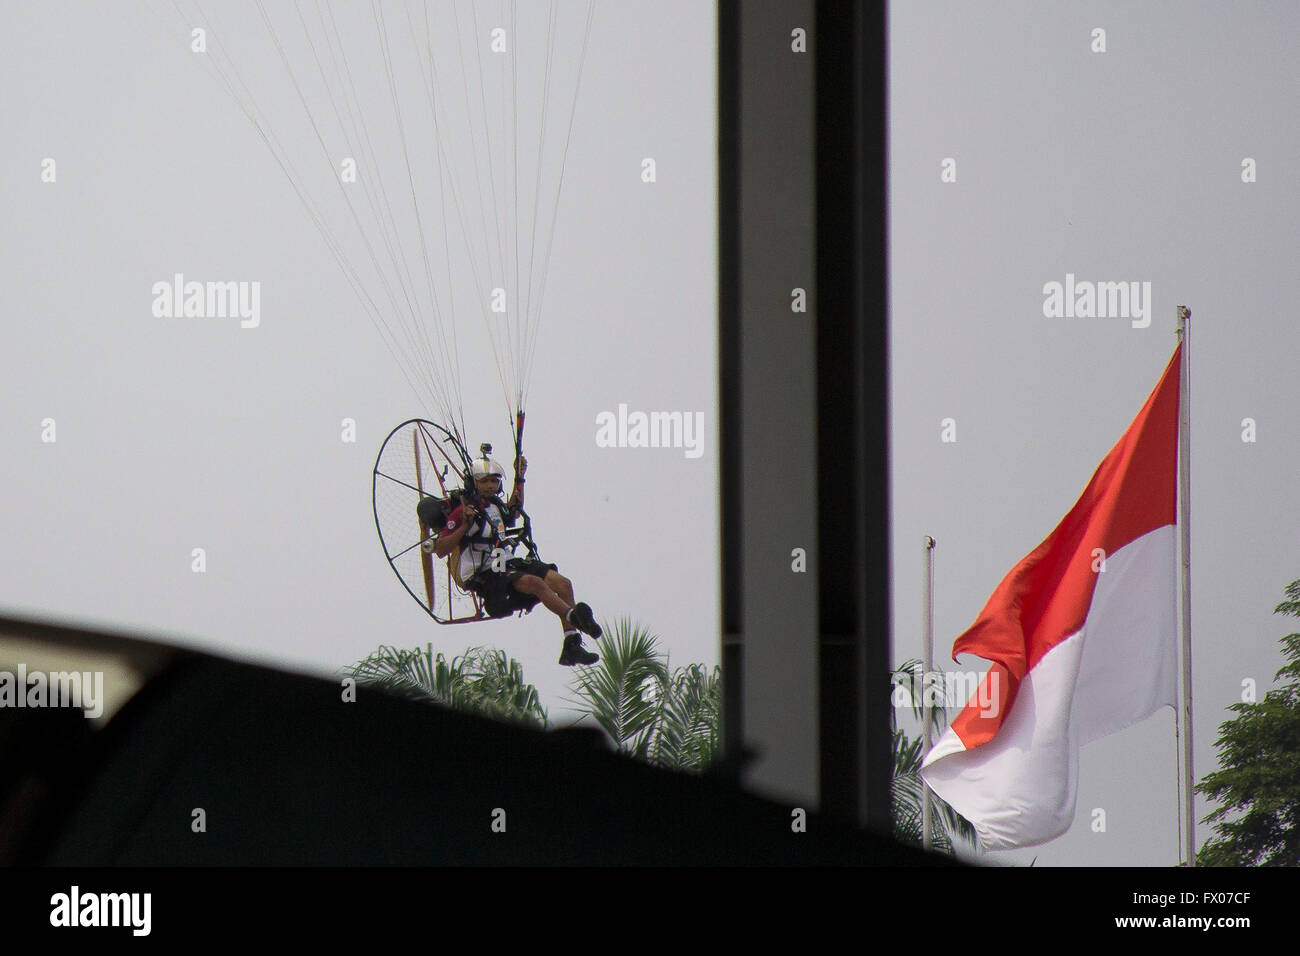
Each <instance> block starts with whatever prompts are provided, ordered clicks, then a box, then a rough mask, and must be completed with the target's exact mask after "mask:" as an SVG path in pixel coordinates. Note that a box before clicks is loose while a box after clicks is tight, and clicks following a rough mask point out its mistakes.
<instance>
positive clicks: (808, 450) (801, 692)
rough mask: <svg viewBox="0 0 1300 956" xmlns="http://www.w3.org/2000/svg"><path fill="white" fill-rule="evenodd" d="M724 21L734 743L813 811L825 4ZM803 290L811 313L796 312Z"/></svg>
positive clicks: (753, 774) (723, 212) (794, 2)
mask: <svg viewBox="0 0 1300 956" xmlns="http://www.w3.org/2000/svg"><path fill="white" fill-rule="evenodd" d="M719 14H720V21H719V26H720V31H719V32H720V37H719V72H720V96H721V98H722V102H721V114H722V115H721V117H720V120H721V127H720V137H721V140H722V146H721V149H722V152H721V155H720V157H719V158H720V160H721V164H722V167H723V171H722V179H721V182H720V191H721V208H720V210H719V212H720V216H721V222H720V228H721V233H722V239H721V248H720V255H721V257H722V261H721V263H720V267H721V274H720V278H721V283H722V286H723V289H722V293H721V302H720V307H721V310H722V318H721V335H722V341H721V343H720V345H721V350H720V351H721V354H722V355H723V356H725V357H724V358H723V360H722V361H723V367H722V369H721V375H722V396H721V401H722V415H723V421H722V426H721V433H722V435H723V442H724V444H723V448H722V454H723V460H722V463H721V465H722V482H723V534H724V540H725V543H724V547H723V561H724V568H723V621H724V628H725V632H724V654H723V660H724V664H725V666H726V674H725V692H724V693H725V703H724V708H725V719H726V721H727V729H726V730H725V731H724V734H725V744H726V746H727V749H728V756H729V757H731V758H733V759H738V757H739V754H740V753H741V751H742V750H746V751H750V752H752V753H753V755H754V759H753V761H752V763H750V764H749V765H748V766H747V768H746V772H745V775H744V777H743V778H742V779H743V782H744V783H745V784H746V785H747V786H748V787H749V788H750V789H751V790H754V791H756V792H759V793H763V794H767V795H770V796H773V797H776V798H779V799H784V800H789V801H791V802H792V803H793V804H795V805H799V806H803V807H806V808H809V809H812V808H815V807H816V806H817V762H818V750H817V748H818V742H817V735H818V722H817V573H818V572H817V560H816V554H817V502H816V487H815V479H814V475H815V474H816V457H817V448H816V433H815V428H814V427H813V422H814V420H815V415H816V398H817V396H816V359H817V356H816V328H815V324H814V316H813V311H812V310H813V306H812V303H814V302H815V301H816V279H817V276H816V261H815V255H816V232H815V230H816V218H815V204H814V196H813V185H814V162H815V148H816V134H815V130H814V128H813V124H814V118H815V103H814V101H813V93H814V73H815V70H814V66H813V57H814V54H813V52H812V47H813V41H812V37H813V33H814V31H815V17H814V7H813V3H812V0H744V2H742V3H735V2H725V0H724V2H723V3H722V4H721V7H720V10H719ZM796 289H800V290H803V292H802V296H803V297H804V298H805V299H806V302H807V307H806V308H792V302H793V301H794V299H793V295H794V292H795V290H796ZM728 353H730V354H728ZM797 549H802V554H796V551H797ZM737 723H739V726H737Z"/></svg>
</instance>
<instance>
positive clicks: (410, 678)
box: [348, 644, 546, 730]
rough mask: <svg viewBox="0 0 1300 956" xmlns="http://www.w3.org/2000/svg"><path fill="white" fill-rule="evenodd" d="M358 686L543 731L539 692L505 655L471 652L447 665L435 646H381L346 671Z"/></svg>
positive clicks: (485, 650)
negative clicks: (435, 650)
mask: <svg viewBox="0 0 1300 956" xmlns="http://www.w3.org/2000/svg"><path fill="white" fill-rule="evenodd" d="M348 674H349V676H351V677H354V678H355V679H356V681H357V683H358V684H366V685H369V686H371V687H379V688H382V689H384V690H386V691H388V692H389V693H394V694H399V695H401V696H404V697H413V698H416V699H422V700H434V701H436V702H438V703H440V704H445V705H447V706H448V707H455V708H456V709H457V710H464V711H468V712H470V713H474V714H479V715H481V716H484V717H491V718H494V719H496V720H504V721H508V722H510V723H515V724H522V725H524V726H526V727H536V728H538V729H540V730H544V729H545V728H546V710H545V709H544V708H543V707H542V703H541V698H540V697H539V695H538V693H537V688H536V687H534V686H533V685H532V684H530V683H528V682H527V681H525V680H524V668H523V665H522V664H520V663H519V662H518V661H517V660H515V659H514V658H513V657H511V658H507V657H506V652H505V651H500V650H495V649H492V648H485V647H471V648H470V649H469V650H467V651H465V653H464V654H461V655H460V656H459V657H455V658H453V659H452V660H451V661H450V662H448V660H447V658H446V656H445V655H444V654H442V653H441V652H439V653H437V654H436V655H435V654H434V653H433V645H431V644H430V645H427V646H426V647H425V648H424V649H422V650H421V649H419V648H416V649H414V650H404V649H401V648H397V647H390V646H388V645H384V646H382V647H380V648H379V649H378V650H376V651H375V652H374V653H373V654H371V655H370V656H369V657H367V658H365V659H364V660H361V661H358V662H357V663H356V664H354V665H352V667H351V668H350V669H349V671H348Z"/></svg>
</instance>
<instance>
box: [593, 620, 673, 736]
mask: <svg viewBox="0 0 1300 956" xmlns="http://www.w3.org/2000/svg"><path fill="white" fill-rule="evenodd" d="M604 630H605V634H604V636H603V637H601V638H600V639H599V641H598V643H597V647H598V649H599V651H600V661H599V662H598V663H596V664H593V665H591V666H590V667H582V668H580V669H578V670H577V673H576V675H575V686H574V688H573V691H574V693H575V694H576V695H577V700H575V701H573V702H574V703H577V704H578V705H579V707H581V709H583V710H585V711H586V712H587V713H588V714H590V716H591V717H592V719H593V720H595V721H596V723H597V724H599V725H600V727H601V728H602V729H603V730H604V731H605V733H607V734H609V736H610V739H612V740H613V741H614V746H615V747H616V748H617V749H618V750H619V751H621V752H623V753H626V754H629V755H630V756H634V757H638V758H641V759H646V758H647V754H648V751H649V747H650V743H651V738H652V736H653V730H654V726H655V723H656V721H657V719H658V715H659V709H660V699H661V697H662V696H663V692H664V685H666V684H667V683H668V680H669V677H668V669H667V665H666V664H665V663H664V662H663V660H661V658H660V654H659V651H658V638H657V637H655V635H654V634H652V633H651V632H650V631H649V630H647V629H646V628H644V627H642V626H641V625H639V624H635V623H633V622H632V621H631V620H629V619H627V618H620V619H619V620H618V621H617V622H616V623H615V624H614V625H613V626H612V627H609V626H606V627H605V628H604Z"/></svg>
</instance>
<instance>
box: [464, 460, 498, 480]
mask: <svg viewBox="0 0 1300 956" xmlns="http://www.w3.org/2000/svg"><path fill="white" fill-rule="evenodd" d="M469 474H470V477H471V478H473V479H474V480H475V481H478V479H480V478H493V477H495V478H502V479H504V478H505V476H506V472H505V469H504V468H502V467H501V466H500V465H499V464H497V463H496V462H495V461H493V460H492V459H491V458H475V459H474V461H473V462H471V463H470V466H469Z"/></svg>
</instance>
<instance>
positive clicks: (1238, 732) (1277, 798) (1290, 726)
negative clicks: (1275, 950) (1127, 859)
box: [1196, 581, 1300, 866]
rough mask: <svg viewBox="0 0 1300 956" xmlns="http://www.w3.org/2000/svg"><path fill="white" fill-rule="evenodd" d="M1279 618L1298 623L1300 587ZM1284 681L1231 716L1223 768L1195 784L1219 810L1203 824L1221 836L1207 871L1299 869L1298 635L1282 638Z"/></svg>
mask: <svg viewBox="0 0 1300 956" xmlns="http://www.w3.org/2000/svg"><path fill="white" fill-rule="evenodd" d="M1285 593H1286V597H1287V600H1285V601H1283V602H1282V603H1281V604H1279V605H1278V606H1277V607H1276V608H1274V609H1273V613H1274V614H1285V615H1289V616H1291V617H1300V581H1292V582H1291V583H1290V584H1289V585H1287V588H1286V592H1285ZM1281 644H1282V655H1283V657H1284V658H1285V659H1286V660H1287V661H1288V663H1287V664H1286V666H1285V667H1283V668H1282V669H1281V670H1279V671H1278V672H1277V673H1276V674H1275V675H1274V680H1285V682H1284V683H1283V684H1282V686H1281V687H1279V688H1277V689H1276V690H1271V691H1269V692H1268V693H1267V694H1265V695H1264V699H1263V700H1261V701H1257V702H1255V703H1237V704H1233V705H1232V706H1230V707H1229V708H1228V709H1229V710H1231V711H1233V712H1235V713H1236V715H1237V716H1236V717H1234V718H1233V719H1232V720H1229V721H1226V722H1225V723H1223V724H1221V725H1220V726H1219V739H1218V740H1217V741H1216V742H1215V746H1216V747H1218V749H1219V766H1220V769H1218V770H1216V771H1214V772H1213V773H1210V774H1207V775H1206V776H1205V778H1204V779H1203V780H1202V781H1201V782H1200V783H1199V784H1197V785H1196V790H1197V792H1198V793H1201V794H1204V795H1205V796H1207V797H1210V798H1212V799H1214V800H1216V801H1218V802H1219V803H1220V806H1219V808H1218V809H1217V810H1215V811H1214V812H1213V813H1211V814H1210V815H1209V816H1207V817H1206V818H1205V820H1204V821H1203V822H1205V823H1213V824H1214V830H1215V834H1216V836H1215V837H1214V838H1213V839H1211V840H1210V841H1209V842H1207V843H1206V844H1205V846H1204V847H1202V848H1201V851H1200V853H1198V854H1197V857H1196V859H1197V862H1198V863H1199V864H1200V865H1201V866H1300V634H1288V635H1287V636H1286V637H1283V638H1281Z"/></svg>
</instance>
